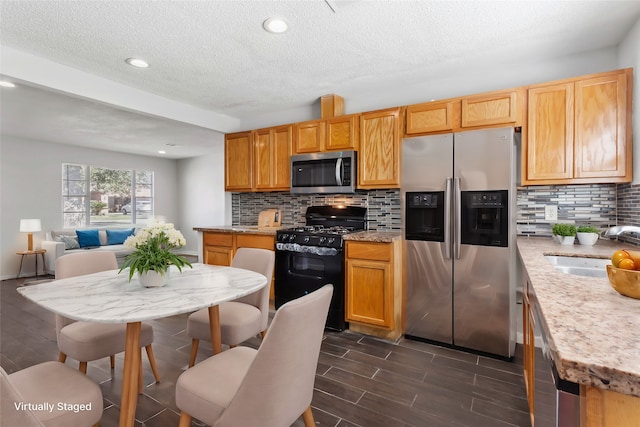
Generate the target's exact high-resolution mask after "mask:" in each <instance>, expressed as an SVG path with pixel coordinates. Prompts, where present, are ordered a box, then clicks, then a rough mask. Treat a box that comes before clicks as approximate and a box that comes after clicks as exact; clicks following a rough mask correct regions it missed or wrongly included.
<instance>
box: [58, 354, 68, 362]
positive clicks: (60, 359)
mask: <svg viewBox="0 0 640 427" xmlns="http://www.w3.org/2000/svg"><path fill="white" fill-rule="evenodd" d="M66 360H67V355H66V354H64V353H63V352H60V354H59V355H58V362H60V363H64V362H66Z"/></svg>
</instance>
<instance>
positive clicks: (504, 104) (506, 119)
mask: <svg viewBox="0 0 640 427" xmlns="http://www.w3.org/2000/svg"><path fill="white" fill-rule="evenodd" d="M516 117H517V115H516V92H515V91H510V92H501V93H491V94H485V95H478V96H473V97H469V98H463V99H462V105H461V126H462V127H463V128H467V127H474V126H488V125H496V124H503V123H504V124H507V123H515V121H516Z"/></svg>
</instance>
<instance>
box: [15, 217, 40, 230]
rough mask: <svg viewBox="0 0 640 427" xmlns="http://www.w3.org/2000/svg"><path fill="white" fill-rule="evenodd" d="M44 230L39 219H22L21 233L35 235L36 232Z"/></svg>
mask: <svg viewBox="0 0 640 427" xmlns="http://www.w3.org/2000/svg"><path fill="white" fill-rule="evenodd" d="M40 230H42V225H41V224H40V220H39V219H21V220H20V231H22V232H24V233H33V232H35V231H40Z"/></svg>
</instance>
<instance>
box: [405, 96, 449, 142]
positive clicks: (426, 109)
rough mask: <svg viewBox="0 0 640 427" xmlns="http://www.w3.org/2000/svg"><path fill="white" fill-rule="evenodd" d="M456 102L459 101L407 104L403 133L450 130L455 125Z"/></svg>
mask: <svg viewBox="0 0 640 427" xmlns="http://www.w3.org/2000/svg"><path fill="white" fill-rule="evenodd" d="M456 102H457V103H458V104H459V103H460V101H445V102H427V103H424V104H416V105H410V106H408V107H407V110H406V113H405V116H406V119H405V122H406V128H405V134H406V135H416V134H422V133H429V132H439V131H452V130H453V129H454V128H455V127H456V124H455V123H454V121H453V120H454V119H453V109H454V104H455V103H456Z"/></svg>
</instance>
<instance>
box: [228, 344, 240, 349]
mask: <svg viewBox="0 0 640 427" xmlns="http://www.w3.org/2000/svg"><path fill="white" fill-rule="evenodd" d="M237 346H238V344H230V345H229V348H236V347H237Z"/></svg>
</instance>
